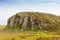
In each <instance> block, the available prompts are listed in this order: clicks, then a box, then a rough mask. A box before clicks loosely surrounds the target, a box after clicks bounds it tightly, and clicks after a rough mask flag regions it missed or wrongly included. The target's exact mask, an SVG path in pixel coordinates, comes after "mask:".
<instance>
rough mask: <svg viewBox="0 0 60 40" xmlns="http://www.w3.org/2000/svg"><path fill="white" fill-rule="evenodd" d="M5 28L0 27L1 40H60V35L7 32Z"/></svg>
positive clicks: (53, 33) (52, 33)
mask: <svg viewBox="0 0 60 40" xmlns="http://www.w3.org/2000/svg"><path fill="white" fill-rule="evenodd" d="M4 27H5V26H4V25H0V40H60V33H55V32H20V31H11V30H10V31H6V30H2V29H3V28H4Z"/></svg>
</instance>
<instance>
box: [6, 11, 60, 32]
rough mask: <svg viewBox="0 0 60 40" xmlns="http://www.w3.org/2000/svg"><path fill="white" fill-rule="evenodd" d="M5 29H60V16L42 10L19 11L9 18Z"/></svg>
mask: <svg viewBox="0 0 60 40" xmlns="http://www.w3.org/2000/svg"><path fill="white" fill-rule="evenodd" d="M5 29H9V30H21V31H59V29H60V17H59V16H56V15H52V14H46V13H40V12H19V13H16V14H15V15H13V16H12V17H10V18H9V19H8V22H7V26H6V27H5Z"/></svg>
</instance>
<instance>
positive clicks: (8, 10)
mask: <svg viewBox="0 0 60 40" xmlns="http://www.w3.org/2000/svg"><path fill="white" fill-rule="evenodd" d="M20 11H34V12H35V11H37V12H45V13H51V14H54V15H60V0H0V24H2V25H4V24H7V20H8V18H9V17H10V16H12V15H14V14H16V13H17V12H20Z"/></svg>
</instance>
